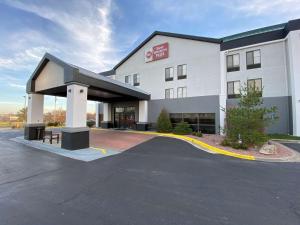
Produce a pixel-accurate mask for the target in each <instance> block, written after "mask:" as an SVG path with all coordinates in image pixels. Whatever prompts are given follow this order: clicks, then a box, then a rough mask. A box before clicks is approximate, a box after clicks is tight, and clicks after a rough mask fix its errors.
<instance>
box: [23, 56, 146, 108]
mask: <svg viewBox="0 0 300 225" xmlns="http://www.w3.org/2000/svg"><path fill="white" fill-rule="evenodd" d="M70 84H78V85H82V86H87V87H88V93H87V99H88V100H92V101H100V102H118V101H128V100H149V99H150V94H148V93H146V92H144V91H142V90H140V89H138V88H136V87H134V86H131V85H128V84H125V83H122V82H119V81H116V80H113V79H111V78H108V77H105V76H102V75H99V74H97V73H94V72H91V71H89V70H86V69H83V68H81V67H78V66H75V65H72V64H69V63H66V62H64V61H62V60H60V59H58V58H56V57H55V56H53V55H50V54H49V53H46V54H45V55H44V57H43V58H42V60H41V61H40V63H39V65H38V66H37V68H36V69H35V71H34V73H33V74H32V76H31V77H30V79H29V80H28V82H27V88H26V91H27V93H36V94H43V95H53V96H61V97H66V96H67V86H68V85H70Z"/></svg>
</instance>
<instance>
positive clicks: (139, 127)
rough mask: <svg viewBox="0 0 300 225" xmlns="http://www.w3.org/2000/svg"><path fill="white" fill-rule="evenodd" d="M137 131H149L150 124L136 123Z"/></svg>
mask: <svg viewBox="0 0 300 225" xmlns="http://www.w3.org/2000/svg"><path fill="white" fill-rule="evenodd" d="M136 129H137V130H139V131H146V130H149V123H141V122H139V123H136Z"/></svg>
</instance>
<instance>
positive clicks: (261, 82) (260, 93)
mask: <svg viewBox="0 0 300 225" xmlns="http://www.w3.org/2000/svg"><path fill="white" fill-rule="evenodd" d="M253 80H254V82H255V81H256V80H260V84H261V87H260V89H261V91H260V92H259V96H260V97H262V93H263V81H262V78H254V79H248V80H247V89H250V88H249V81H253Z"/></svg>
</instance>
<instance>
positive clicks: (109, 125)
mask: <svg viewBox="0 0 300 225" xmlns="http://www.w3.org/2000/svg"><path fill="white" fill-rule="evenodd" d="M101 128H104V129H108V128H112V122H110V121H101Z"/></svg>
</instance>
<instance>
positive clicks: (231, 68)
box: [226, 53, 241, 72]
mask: <svg viewBox="0 0 300 225" xmlns="http://www.w3.org/2000/svg"><path fill="white" fill-rule="evenodd" d="M234 55H238V56H239V65H238V66H232V67H228V57H232V63H233V56H234ZM240 63H241V58H240V53H235V54H232V55H227V56H226V67H227V72H235V71H240Z"/></svg>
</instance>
